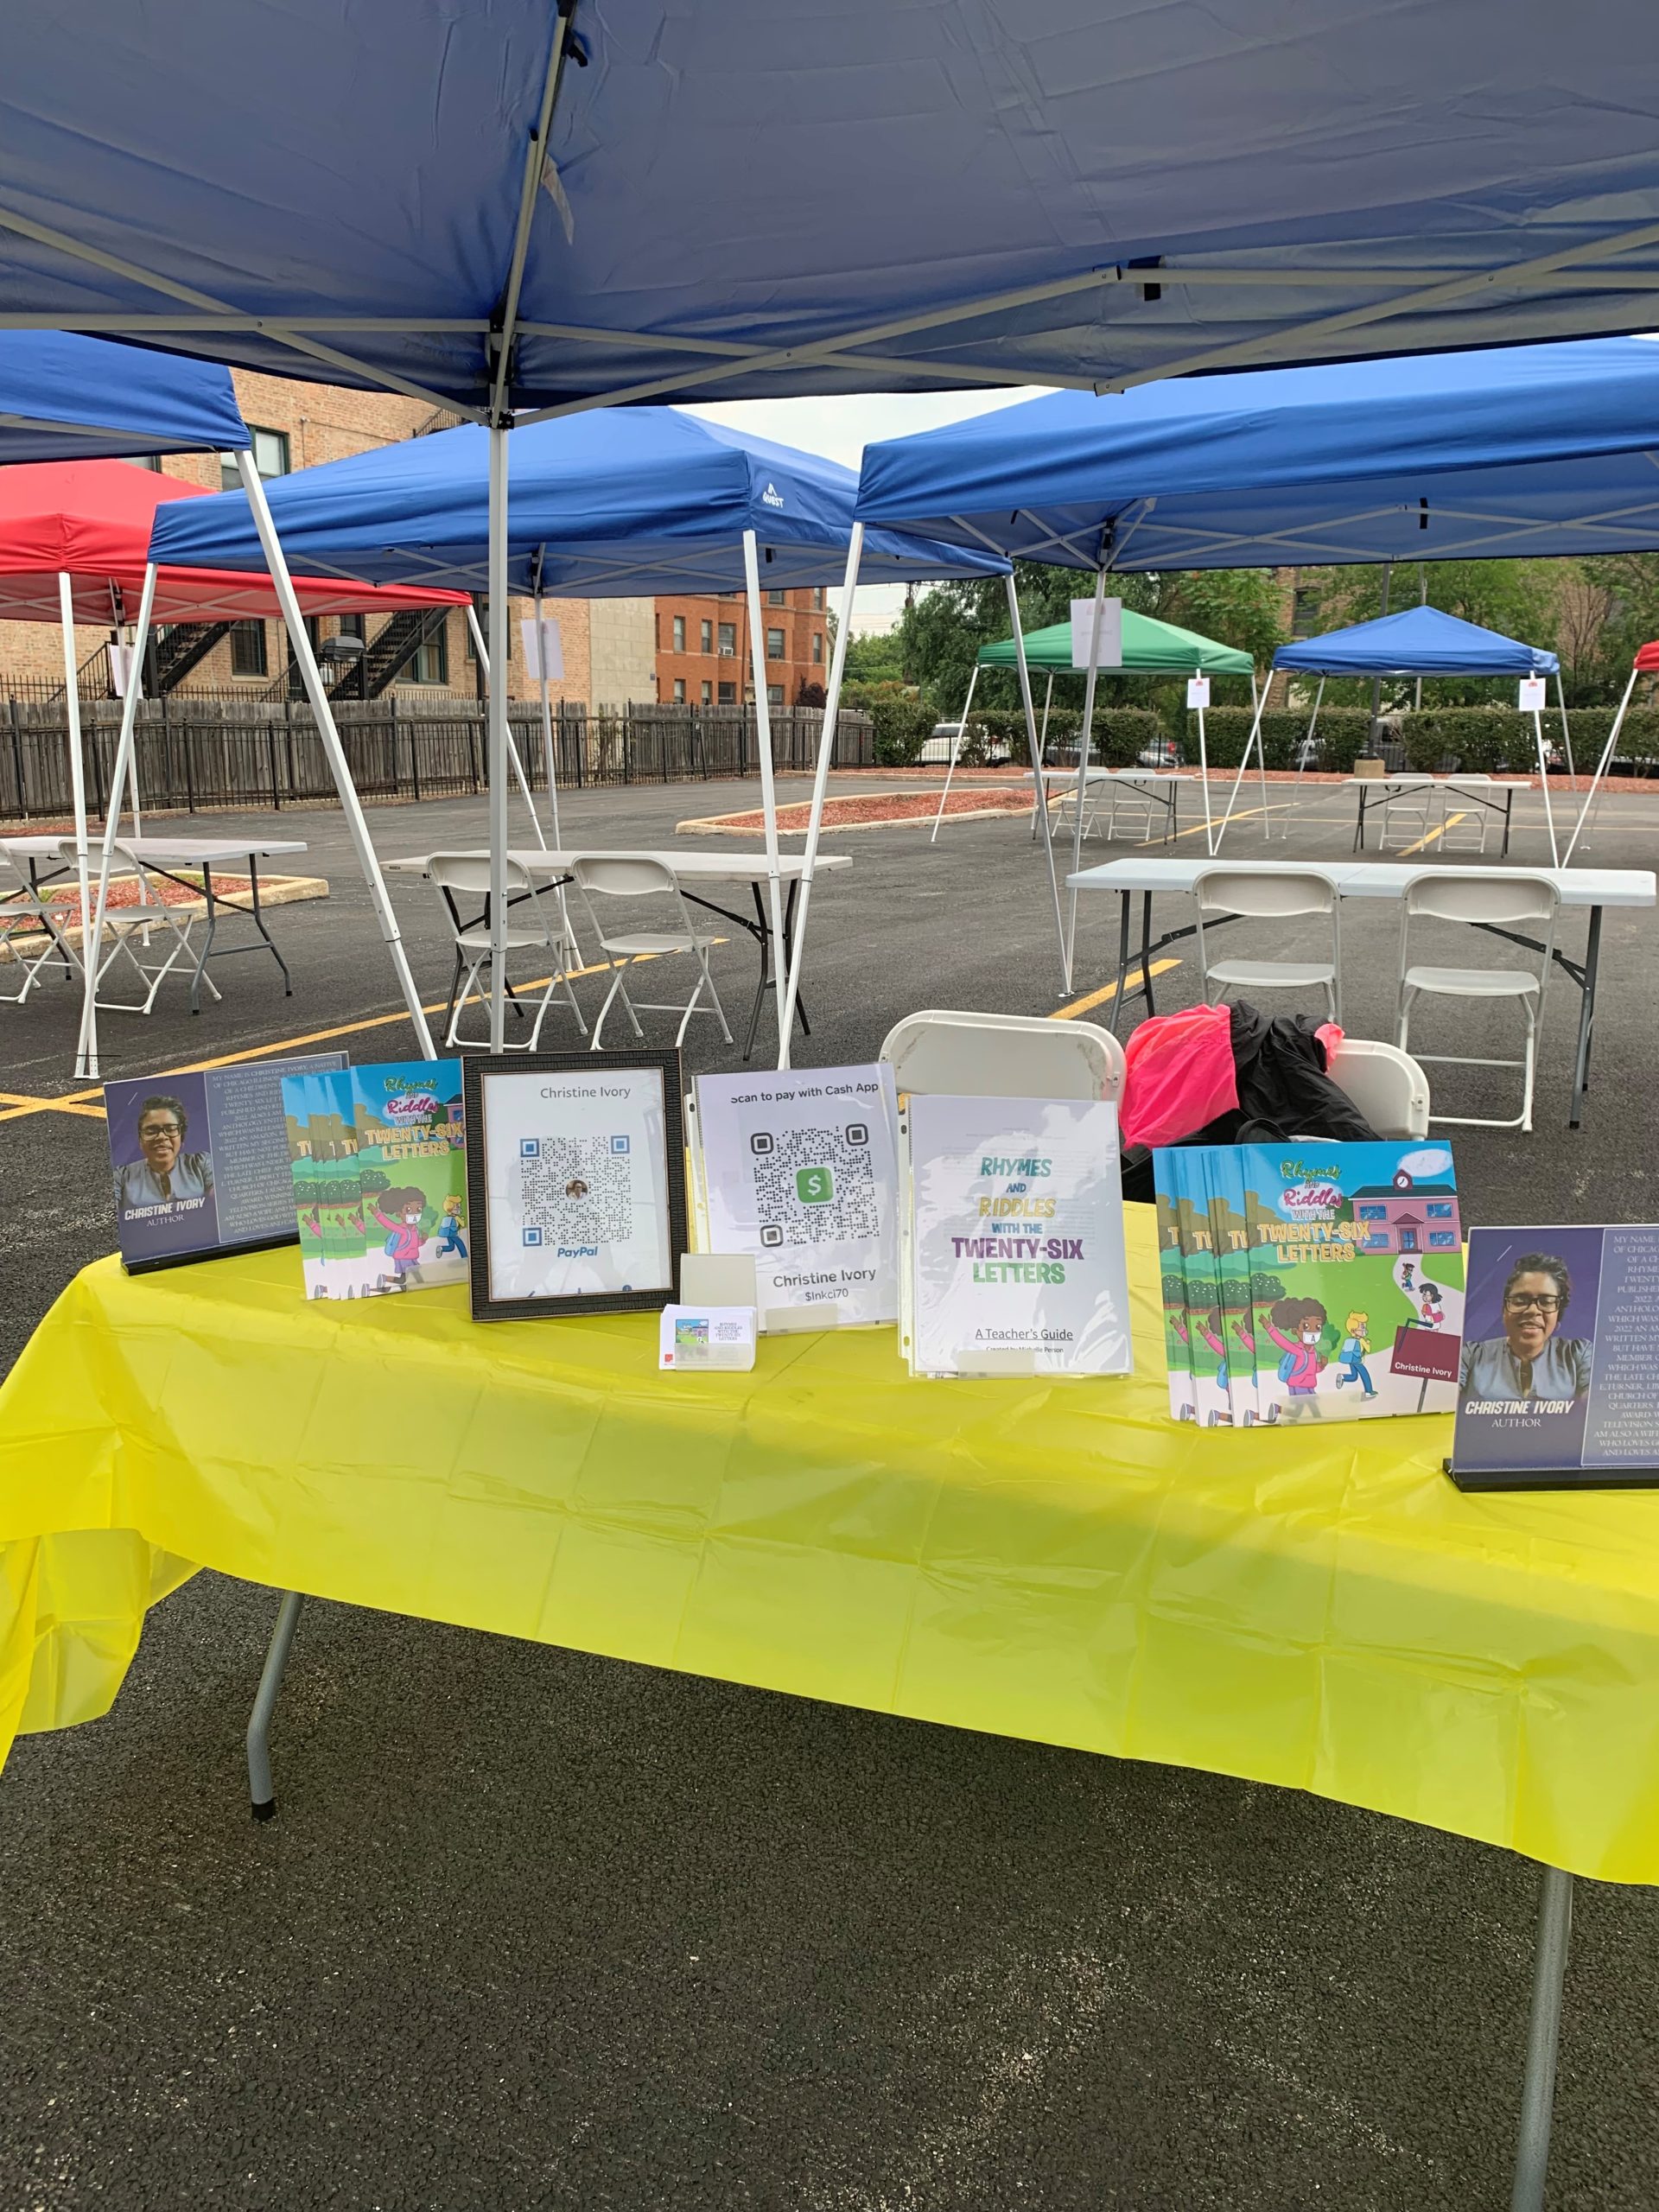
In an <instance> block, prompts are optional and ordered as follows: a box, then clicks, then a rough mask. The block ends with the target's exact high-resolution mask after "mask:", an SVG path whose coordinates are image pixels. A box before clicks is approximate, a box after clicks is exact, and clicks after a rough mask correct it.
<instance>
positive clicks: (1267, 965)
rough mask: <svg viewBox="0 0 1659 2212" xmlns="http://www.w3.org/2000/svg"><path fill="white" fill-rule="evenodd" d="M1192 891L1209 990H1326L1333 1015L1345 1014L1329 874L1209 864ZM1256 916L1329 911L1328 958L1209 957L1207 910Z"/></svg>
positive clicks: (1201, 968) (1273, 917)
mask: <svg viewBox="0 0 1659 2212" xmlns="http://www.w3.org/2000/svg"><path fill="white" fill-rule="evenodd" d="M1192 895H1193V897H1194V898H1195V899H1197V901H1198V971H1199V974H1200V976H1201V977H1202V979H1203V984H1204V995H1205V998H1206V999H1208V998H1209V997H1210V996H1211V988H1210V987H1211V984H1212V983H1213V984H1217V985H1218V986H1219V987H1220V995H1221V996H1223V997H1225V995H1226V994H1227V993H1228V992H1229V991H1230V990H1246V991H1303V990H1313V989H1319V990H1322V991H1323V992H1324V993H1325V1000H1326V1002H1327V1004H1328V1005H1329V1007H1330V1010H1331V1019H1332V1021H1340V1020H1342V982H1341V969H1342V942H1341V930H1340V924H1339V921H1338V906H1339V904H1340V902H1339V900H1338V897H1337V894H1336V892H1335V890H1334V888H1333V887H1332V885H1331V883H1330V882H1329V880H1327V879H1326V878H1325V876H1323V875H1319V874H1316V873H1315V871H1314V870H1313V869H1312V868H1255V869H1245V868H1205V870H1204V872H1203V874H1200V875H1198V876H1197V877H1195V878H1194V880H1193V884H1192ZM1210 915H1217V916H1221V917H1224V918H1232V917H1234V916H1242V917H1243V918H1247V919H1249V920H1253V921H1293V920H1295V919H1296V918H1299V917H1300V916H1302V915H1324V916H1325V918H1327V919H1328V920H1329V922H1330V925H1331V957H1330V958H1329V959H1328V960H1218V961H1212V960H1211V958H1210V954H1209V948H1208V946H1207V945H1206V944H1205V934H1204V925H1205V918H1206V916H1210Z"/></svg>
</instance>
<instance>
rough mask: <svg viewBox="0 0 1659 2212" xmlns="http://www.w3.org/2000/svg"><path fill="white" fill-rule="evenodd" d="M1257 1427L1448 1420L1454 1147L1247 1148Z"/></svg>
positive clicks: (1457, 1326) (1453, 1384)
mask: <svg viewBox="0 0 1659 2212" xmlns="http://www.w3.org/2000/svg"><path fill="white" fill-rule="evenodd" d="M1238 1157H1239V1160H1240V1165H1241V1167H1242V1170H1243V1185H1244V1201H1245V1214H1246V1218H1247V1221H1248V1224H1249V1261H1250V1329H1251V1334H1252V1336H1253V1338H1254V1339H1255V1351H1256V1376H1257V1399H1258V1408H1259V1417H1260V1418H1262V1419H1263V1420H1269V1421H1281V1422H1294V1423H1306V1422H1309V1421H1332V1420H1335V1421H1358V1420H1370V1419H1380V1418H1382V1417H1383V1416H1384V1415H1386V1414H1415V1413H1450V1412H1451V1411H1452V1409H1453V1408H1454V1406H1455V1404H1456V1402H1457V1385H1458V1354H1459V1346H1460V1343H1461V1338H1462V1333H1463V1292H1464V1272H1463V1233H1462V1225H1461V1223H1460V1221H1459V1213H1458V1192H1457V1179H1456V1175H1455V1173H1454V1170H1453V1166H1452V1153H1451V1149H1450V1147H1448V1146H1446V1145H1444V1144H1422V1143H1403V1144H1383V1143H1376V1144H1322V1143H1319V1142H1308V1141H1300V1142H1292V1143H1288V1144H1285V1145H1273V1146H1268V1145H1246V1146H1242V1147H1239V1148H1238Z"/></svg>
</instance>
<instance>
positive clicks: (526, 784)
mask: <svg viewBox="0 0 1659 2212" xmlns="http://www.w3.org/2000/svg"><path fill="white" fill-rule="evenodd" d="M467 628H468V629H469V630H470V631H471V632H472V639H473V651H474V652H475V653H476V654H477V656H478V664H479V666H480V669H482V671H484V681H485V683H486V685H487V683H489V680H490V649H489V647H488V645H486V643H485V641H484V632H483V630H482V629H481V627H480V624H479V620H478V609H477V608H476V607H474V605H473V602H472V601H471V600H470V599H468V601H467ZM507 758H508V760H510V761H511V762H512V772H513V775H514V777H515V778H516V779H517V780H518V796H519V797H520V798H522V799H523V800H524V804H525V806H526V807H527V808H528V809H529V810H530V826H531V829H533V830H534V831H535V832H536V842H537V844H538V845H539V846H540V847H541V848H542V849H543V852H545V851H546V849H547V840H546V838H545V837H544V836H543V835H542V824H541V819H540V817H539V816H538V815H537V811H536V802H535V800H534V798H531V790H530V779H529V777H528V776H526V775H525V773H524V760H523V758H522V756H521V755H520V753H519V751H518V740H517V738H515V737H514V735H513V734H512V723H511V722H509V723H508V724H507Z"/></svg>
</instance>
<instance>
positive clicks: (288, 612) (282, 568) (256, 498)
mask: <svg viewBox="0 0 1659 2212" xmlns="http://www.w3.org/2000/svg"><path fill="white" fill-rule="evenodd" d="M236 470H237V474H238V477H239V478H240V479H241V483H242V489H243V490H244V491H245V493H247V496H248V505H249V506H250V507H251V508H252V510H253V523H254V528H255V529H256V530H257V531H258V533H259V543H260V546H261V547H262V549H263V550H264V556H265V566H266V567H267V568H268V569H270V581H271V582H272V583H273V584H274V585H275V587H276V589H277V603H278V604H279V605H280V607H282V610H283V621H284V622H285V623H286V624H287V625H288V641H289V646H290V648H291V649H292V651H293V654H294V658H295V659H296V661H297V662H298V663H299V667H300V679H301V681H302V683H303V684H304V686H305V696H306V697H307V698H308V700H309V701H310V702H311V712H312V714H313V715H315V719H316V725H317V735H318V737H319V738H320V739H321V742H322V749H323V753H324V754H325V755H326V756H327V762H328V766H329V767H330V769H331V770H332V771H333V772H334V786H335V789H336V790H337V791H339V793H340V806H341V809H342V810H343V811H344V813H345V816H346V829H347V830H348V832H349V833H350V836H351V840H352V848H353V851H354V852H355V853H356V855H357V860H358V865H359V868H361V869H362V871H363V880H364V881H365V883H366V884H367V885H368V887H369V898H370V900H371V902H372V906H373V907H374V915H375V919H376V920H377V921H378V923H379V925H380V935H381V937H382V938H383V939H384V940H385V948H386V950H387V952H388V953H389V954H390V956H391V964H392V969H393V970H394V972H395V973H396V975H397V982H398V987H399V988H400V989H401V990H402V992H403V995H404V1005H405V1006H406V1007H408V1008H409V1019H410V1025H411V1027H413V1029H414V1032H415V1041H416V1045H417V1046H419V1047H420V1051H421V1054H422V1057H423V1058H426V1059H431V1058H434V1057H435V1055H434V1052H433V1046H432V1032H431V1031H430V1030H429V1028H428V1027H427V1026H426V1015H425V1014H424V1013H423V1011H422V1007H421V995H420V993H419V992H418V991H417V990H416V988H415V978H414V976H412V975H411V974H410V966H409V955H408V953H407V952H406V951H405V950H404V940H403V937H402V934H401V933H400V931H399V930H398V927H397V915H396V913H395V912H393V911H392V904H391V896H390V894H389V893H388V892H387V890H386V880H385V876H383V875H382V874H381V873H380V862H379V861H378V858H377V856H376V854H375V849H374V841H373V839H372V837H371V836H369V825H368V823H366V822H365V820H364V818H363V803H362V801H361V800H360V799H359V798H358V795H357V786H356V785H355V784H354V783H353V781H352V771H351V767H350V765H349V763H348V762H347V760H346V748H345V747H344V746H343V745H342V744H341V743H340V732H339V730H338V729H337V728H336V727H335V724H334V709H333V708H332V707H331V706H330V705H329V703H328V694H327V691H326V690H324V689H323V682H322V671H321V669H320V668H319V667H318V666H317V657H316V655H315V653H314V652H312V650H311V639H310V634H309V632H308V631H307V629H306V626H305V616H304V614H303V613H302V611H301V607H300V602H299V600H298V598H297V596H296V593H295V590H294V581H293V578H292V577H291V576H290V575H289V573H288V562H287V559H286V557H285V556H284V555H283V549H282V546H281V543H279V542H278V539H277V525H276V524H275V523H274V522H273V521H272V520H271V518H270V506H269V505H268V504H267V502H266V499H265V487H264V484H263V482H262V481H261V480H260V476H259V471H258V470H257V468H256V467H254V462H253V455H252V454H251V453H250V452H248V451H247V450H246V449H245V448H244V450H243V451H241V452H240V453H238V454H237V456H236Z"/></svg>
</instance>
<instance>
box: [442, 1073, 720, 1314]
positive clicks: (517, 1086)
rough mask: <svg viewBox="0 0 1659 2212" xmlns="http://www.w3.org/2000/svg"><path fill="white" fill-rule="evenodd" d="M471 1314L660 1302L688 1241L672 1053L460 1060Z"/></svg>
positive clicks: (641, 1306)
mask: <svg viewBox="0 0 1659 2212" xmlns="http://www.w3.org/2000/svg"><path fill="white" fill-rule="evenodd" d="M463 1073H464V1077H465V1081H466V1087H467V1090H466V1096H467V1212H468V1217H469V1218H470V1220H471V1222H472V1224H473V1248H472V1286H473V1319H474V1320H475V1321H515V1320H528V1319H541V1318H543V1317H545V1316H547V1315H549V1314H553V1313H642V1312H660V1311H661V1309H662V1308H663V1307H664V1306H667V1305H670V1304H671V1303H672V1302H673V1301H674V1300H676V1299H677V1297H678V1295H679V1267H680V1254H681V1253H682V1252H683V1250H684V1249H685V1244H686V1208H685V1137H684V1124H683V1112H682V1107H681V1094H680V1083H681V1077H680V1056H679V1054H678V1052H673V1051H669V1052H653V1051H649V1050H641V1051H639V1052H630V1053H628V1054H626V1057H625V1056H624V1055H622V1054H620V1053H619V1054H617V1055H616V1056H615V1057H614V1058H613V1057H612V1056H611V1055H610V1054H609V1053H605V1054H602V1055H601V1054H599V1053H594V1052H535V1053H530V1054H528V1055H526V1056H524V1057H523V1058H517V1057H515V1058H513V1059H512V1061H511V1062H504V1061H501V1060H496V1059H482V1058H474V1059H468V1060H467V1061H466V1062H465V1063H464V1067H463Z"/></svg>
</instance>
